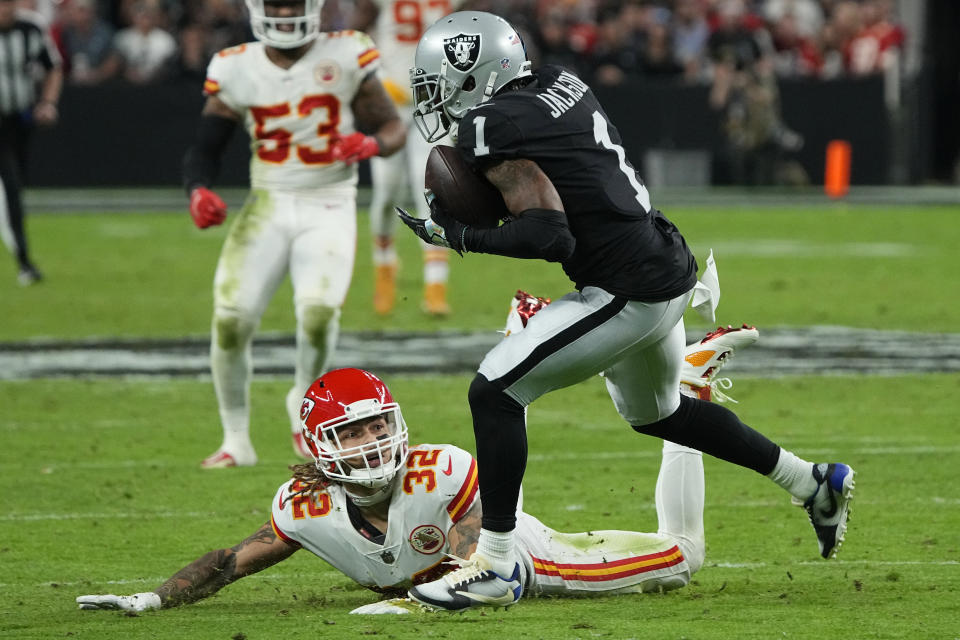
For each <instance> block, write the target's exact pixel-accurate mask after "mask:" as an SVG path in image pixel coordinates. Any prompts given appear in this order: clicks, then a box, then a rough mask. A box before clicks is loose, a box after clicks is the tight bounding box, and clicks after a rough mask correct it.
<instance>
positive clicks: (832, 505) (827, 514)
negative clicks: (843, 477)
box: [820, 481, 837, 518]
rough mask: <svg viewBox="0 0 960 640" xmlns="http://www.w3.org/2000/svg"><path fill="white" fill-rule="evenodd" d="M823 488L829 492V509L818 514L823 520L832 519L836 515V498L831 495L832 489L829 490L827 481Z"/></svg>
mask: <svg viewBox="0 0 960 640" xmlns="http://www.w3.org/2000/svg"><path fill="white" fill-rule="evenodd" d="M823 488H824V489H826V490H827V491H829V492H830V508H829V509H824V510H823V511H821V512H820V513H821V514H822V515H823V517H824V518H832V517H833V516H835V515H837V498H836V496H834V495H833V489H831V488H830V484H829V481H828V482H826V483H824V487H823Z"/></svg>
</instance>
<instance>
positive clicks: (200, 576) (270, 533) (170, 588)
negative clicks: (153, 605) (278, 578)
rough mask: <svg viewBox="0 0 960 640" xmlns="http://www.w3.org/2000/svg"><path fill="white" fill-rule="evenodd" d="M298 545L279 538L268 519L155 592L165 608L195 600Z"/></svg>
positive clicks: (277, 559)
mask: <svg viewBox="0 0 960 640" xmlns="http://www.w3.org/2000/svg"><path fill="white" fill-rule="evenodd" d="M299 548H300V547H299V546H293V545H291V544H289V543H288V542H285V541H284V540H282V539H280V538H278V537H277V534H276V533H275V532H274V530H273V527H272V526H271V524H270V523H269V522H267V523H266V524H264V525H263V526H262V527H260V528H259V529H258V530H257V531H256V533H254V534H253V535H251V536H250V537H248V538H247V539H246V540H244V541H243V542H241V543H240V544H238V545H235V546H233V547H230V548H229V549H218V550H216V551H211V552H209V553H207V554H205V555H203V556H201V557H200V558H197V559H196V560H194V561H193V562H191V563H190V564H188V565H187V566H185V567H184V568H183V569H181V570H180V571H178V572H177V573H175V574H174V575H173V576H171V577H170V579H169V580H167V581H166V582H164V583H163V584H162V585H160V587H158V588H157V589H156V590H155V591H154V593H156V594H157V595H159V596H160V600H161V602H162V603H163V607H164V608H166V607H176V606H178V605H181V604H188V603H191V602H196V601H197V600H202V599H203V598H206V597H208V596H211V595H213V594H214V593H216V592H217V591H219V590H220V589H222V588H223V587H225V586H227V585H228V584H230V583H231V582H235V581H236V580H239V579H240V578H243V577H246V576H249V575H251V574H254V573H257V572H258V571H262V570H264V569H266V568H267V567H271V566H273V565H275V564H277V563H278V562H280V561H282V560H285V559H287V558H289V557H290V556H291V555H292V554H293V553H294V552H296V551H297V549H299Z"/></svg>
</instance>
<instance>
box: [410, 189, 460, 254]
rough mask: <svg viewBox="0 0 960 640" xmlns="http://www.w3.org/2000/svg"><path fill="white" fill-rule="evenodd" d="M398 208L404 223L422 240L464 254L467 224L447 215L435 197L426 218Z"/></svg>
mask: <svg viewBox="0 0 960 640" xmlns="http://www.w3.org/2000/svg"><path fill="white" fill-rule="evenodd" d="M396 210H397V215H398V216H400V220H402V221H403V224H405V225H407V226H408V227H410V230H411V231H413V232H414V233H415V234H417V236H418V237H419V238H420V239H421V240H423V241H424V242H426V243H427V244H432V245H436V246H438V247H447V248H449V249H453V250H454V251H456V252H457V253H458V254H460V255H461V256H462V255H463V252H464V246H463V236H464V233H465V232H466V230H467V226H466V225H465V224H463V223H462V222H459V221H457V220H455V219H454V218H453V217H452V216H450V215H447V214H446V213H445V212H444V211H443V210H442V209H441V208H440V207H439V205H437V201H436V200H435V199H432V200H431V201H430V217H429V218H427V219H426V220H421V219H420V218H415V217H413V216H411V215H410V214H409V213H407V212H406V211H404V210H403V209H401V208H400V207H396Z"/></svg>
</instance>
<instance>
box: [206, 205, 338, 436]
mask: <svg viewBox="0 0 960 640" xmlns="http://www.w3.org/2000/svg"><path fill="white" fill-rule="evenodd" d="M356 243H357V226H356V193H355V191H354V190H353V189H340V190H337V192H336V193H331V190H326V191H325V192H324V193H323V195H317V194H312V193H296V192H277V191H273V192H268V191H265V190H260V189H255V190H253V191H251V193H250V196H249V197H248V199H247V201H246V203H245V204H244V206H243V208H242V210H241V211H240V212H239V213H238V214H237V215H236V216H235V218H234V220H233V223H232V225H231V227H230V230H229V232H228V234H227V238H226V241H225V242H224V245H223V250H222V252H221V254H220V260H219V262H218V263H217V271H216V276H215V278H214V287H213V290H214V315H213V328H212V340H211V347H210V355H211V368H212V372H213V382H214V387H215V389H216V393H217V402H218V403H219V408H220V418H221V421H222V424H223V428H224V448H225V449H227V450H228V451H231V449H232V445H234V444H235V445H237V446H239V447H243V446H246V447H249V427H250V378H251V373H252V368H253V363H252V358H251V342H252V338H253V333H254V331H255V330H256V328H257V326H258V324H259V322H260V318H261V316H262V315H263V312H264V311H265V310H266V308H267V305H268V304H269V302H270V299H271V298H272V297H273V294H274V293H275V292H276V290H277V288H278V287H279V286H280V284H281V283H282V282H283V279H284V277H285V276H286V275H287V273H289V274H290V280H291V282H292V284H293V303H294V308H295V311H296V318H297V332H296V362H295V379H294V385H293V387H292V388H291V390H290V393H289V394H288V396H287V410H288V415H289V417H290V426H291V430H292V431H293V432H295V433H296V432H298V431H299V428H300V427H299V406H300V399H301V398H302V396H303V393H304V392H306V390H307V388H308V387H309V386H310V384H311V383H312V382H313V381H314V380H315V379H316V378H317V377H318V376H319V375H320V374H321V373H323V371H324V370H325V366H326V363H327V361H328V359H329V357H330V355H331V354H332V352H333V349H334V347H335V345H336V341H337V334H338V330H339V319H340V308H341V307H342V306H343V303H344V300H345V299H346V296H347V291H348V289H349V287H350V279H351V277H352V274H353V264H354V258H355V252H356ZM291 398H292V399H293V401H292V402H291Z"/></svg>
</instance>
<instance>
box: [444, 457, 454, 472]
mask: <svg viewBox="0 0 960 640" xmlns="http://www.w3.org/2000/svg"><path fill="white" fill-rule="evenodd" d="M443 475H445V476H449V475H453V456H450V457H449V458H447V468H446V469H444V470H443Z"/></svg>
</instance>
